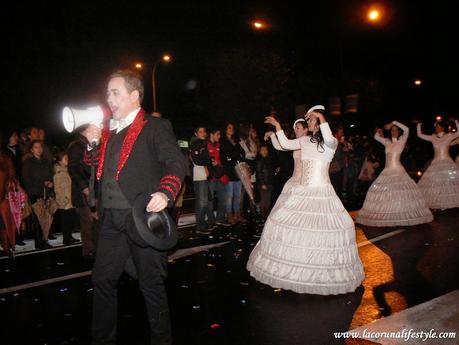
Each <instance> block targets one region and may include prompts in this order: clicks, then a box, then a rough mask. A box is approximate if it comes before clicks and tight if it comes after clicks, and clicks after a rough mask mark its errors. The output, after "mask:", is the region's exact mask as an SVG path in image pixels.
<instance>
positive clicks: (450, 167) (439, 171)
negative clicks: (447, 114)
mask: <svg viewBox="0 0 459 345" xmlns="http://www.w3.org/2000/svg"><path fill="white" fill-rule="evenodd" d="M455 123H456V128H457V129H458V130H459V123H458V121H457V120H455ZM447 128H448V125H447V124H446V122H444V121H438V122H437V123H436V124H435V133H434V134H432V135H426V134H423V133H422V131H421V123H418V125H417V132H418V137H419V138H421V139H423V140H427V141H430V142H431V143H432V145H433V148H434V158H433V160H432V162H431V163H430V165H429V167H428V168H427V170H426V171H425V172H424V174H423V175H422V177H421V179H420V180H419V182H418V186H419V188H420V190H421V192H422V194H423V195H424V198H425V200H426V202H427V205H428V206H429V207H430V208H432V209H442V210H443V209H447V208H454V207H459V166H458V165H457V164H455V163H454V161H453V159H452V158H451V156H450V155H449V148H450V144H451V142H452V141H453V140H454V139H456V138H459V131H456V133H451V132H449V133H445V131H446V130H447Z"/></svg>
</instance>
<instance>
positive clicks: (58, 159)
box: [54, 150, 67, 163]
mask: <svg viewBox="0 0 459 345" xmlns="http://www.w3.org/2000/svg"><path fill="white" fill-rule="evenodd" d="M66 154H67V151H65V150H61V151H59V152H57V153H56V155H55V156H54V159H55V160H56V163H59V162H60V161H61V160H62V158H64V156H65V155H66Z"/></svg>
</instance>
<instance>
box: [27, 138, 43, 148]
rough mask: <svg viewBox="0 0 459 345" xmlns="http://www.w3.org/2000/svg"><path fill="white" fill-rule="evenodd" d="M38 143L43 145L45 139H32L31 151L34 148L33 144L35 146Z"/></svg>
mask: <svg viewBox="0 0 459 345" xmlns="http://www.w3.org/2000/svg"><path fill="white" fill-rule="evenodd" d="M37 143H39V144H40V145H41V146H43V141H41V140H38V139H36V140H32V141H31V142H30V145H29V151H31V150H32V148H33V146H34V145H35V144H37Z"/></svg>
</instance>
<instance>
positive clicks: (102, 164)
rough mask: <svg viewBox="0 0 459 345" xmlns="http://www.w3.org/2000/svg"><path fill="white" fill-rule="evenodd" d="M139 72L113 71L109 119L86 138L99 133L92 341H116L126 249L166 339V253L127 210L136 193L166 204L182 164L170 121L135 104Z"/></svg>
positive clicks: (154, 207)
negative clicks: (145, 235)
mask: <svg viewBox="0 0 459 345" xmlns="http://www.w3.org/2000/svg"><path fill="white" fill-rule="evenodd" d="M143 90H144V89H143V83H142V80H141V77H140V76H139V75H138V74H137V73H135V72H131V71H118V72H115V73H113V74H112V75H111V76H110V78H109V81H108V87H107V102H108V105H109V107H110V110H111V112H112V114H113V119H112V120H111V121H110V126H108V123H106V124H105V126H104V129H102V130H101V129H99V128H98V127H97V126H94V125H91V126H90V127H89V128H88V130H87V131H86V138H87V139H88V141H89V142H92V141H93V140H94V139H100V146H99V147H98V150H99V165H98V168H97V178H98V179H99V180H100V181H99V183H100V185H99V190H100V199H99V200H100V201H99V204H98V207H99V209H100V211H101V212H100V213H101V215H100V217H101V230H100V236H99V243H98V246H97V254H96V262H95V264H94V270H93V277H92V280H93V284H94V307H93V330H92V334H93V344H115V343H116V324H117V281H118V279H119V277H120V275H121V274H122V272H123V270H124V267H125V264H126V261H127V260H128V258H129V257H130V256H132V259H133V261H134V265H135V267H136V270H137V274H138V279H139V287H140V290H141V291H142V293H143V295H144V299H145V304H146V309H147V313H148V321H149V324H150V328H151V343H152V344H158V345H159V344H171V342H172V340H171V329H170V319H169V309H168V304H167V296H166V290H165V286H164V279H165V278H166V274H167V254H166V253H165V252H160V251H157V250H155V249H153V248H151V247H149V246H148V244H147V243H146V242H145V241H144V240H143V239H142V238H141V237H140V235H139V233H138V231H137V229H136V227H135V224H134V219H133V216H132V206H133V205H134V204H135V203H136V202H138V198H141V201H142V202H143V203H144V205H145V207H146V209H147V211H149V212H159V211H162V210H163V209H165V208H166V207H171V206H172V205H173V203H174V199H175V197H176V196H177V194H178V192H179V191H180V187H181V183H182V179H183V176H184V172H185V162H184V159H183V155H182V154H181V152H180V150H179V148H178V145H177V141H176V139H175V136H174V133H173V131H172V126H171V124H170V122H169V121H168V120H165V119H160V118H155V117H153V116H151V115H148V114H146V113H145V112H144V110H143V109H142V108H141V106H140V104H141V102H142V97H143V92H144V91H143Z"/></svg>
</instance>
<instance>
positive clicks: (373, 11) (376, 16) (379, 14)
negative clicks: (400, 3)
mask: <svg viewBox="0 0 459 345" xmlns="http://www.w3.org/2000/svg"><path fill="white" fill-rule="evenodd" d="M384 13H385V9H384V8H383V7H382V6H380V5H373V6H371V7H370V8H368V10H367V14H366V17H367V21H368V22H370V23H371V24H374V25H376V24H380V23H382V21H383V20H384V17H385V15H384Z"/></svg>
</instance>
